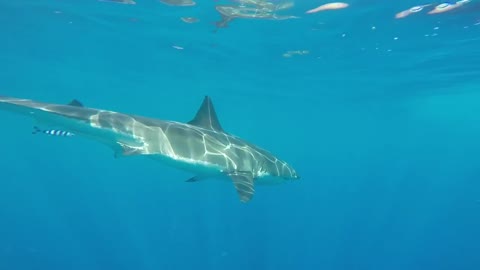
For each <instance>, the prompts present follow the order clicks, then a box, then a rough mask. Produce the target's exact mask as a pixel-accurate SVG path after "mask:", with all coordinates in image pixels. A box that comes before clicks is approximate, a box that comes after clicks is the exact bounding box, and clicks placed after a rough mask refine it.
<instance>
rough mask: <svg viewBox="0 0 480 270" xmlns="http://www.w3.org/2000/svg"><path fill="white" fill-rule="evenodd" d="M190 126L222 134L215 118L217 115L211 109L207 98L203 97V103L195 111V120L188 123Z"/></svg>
mask: <svg viewBox="0 0 480 270" xmlns="http://www.w3.org/2000/svg"><path fill="white" fill-rule="evenodd" d="M188 124H190V125H194V126H197V127H201V128H204V129H210V130H214V131H218V132H224V131H223V128H222V126H221V125H220V122H219V121H218V118H217V113H216V112H215V108H214V107H213V103H212V100H211V99H210V97H209V96H205V98H204V99H203V103H202V105H201V106H200V108H199V109H198V111H197V114H196V115H195V118H193V120H191V121H190V122H188Z"/></svg>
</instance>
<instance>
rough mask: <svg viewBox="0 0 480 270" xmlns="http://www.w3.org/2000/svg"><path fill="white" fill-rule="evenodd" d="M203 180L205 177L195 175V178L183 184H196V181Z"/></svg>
mask: <svg viewBox="0 0 480 270" xmlns="http://www.w3.org/2000/svg"><path fill="white" fill-rule="evenodd" d="M203 179H205V177H203V176H200V175H196V176H193V177H191V178H189V179H187V180H185V182H198V181H201V180H203Z"/></svg>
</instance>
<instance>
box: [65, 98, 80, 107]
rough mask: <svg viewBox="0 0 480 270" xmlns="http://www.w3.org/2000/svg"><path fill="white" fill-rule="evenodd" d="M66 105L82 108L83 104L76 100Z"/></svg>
mask: <svg viewBox="0 0 480 270" xmlns="http://www.w3.org/2000/svg"><path fill="white" fill-rule="evenodd" d="M68 105H70V106H75V107H83V104H82V103H81V102H80V101H78V100H76V99H74V100H72V101H70V102H69V103H68Z"/></svg>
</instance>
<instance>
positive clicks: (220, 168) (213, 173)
mask: <svg viewBox="0 0 480 270" xmlns="http://www.w3.org/2000/svg"><path fill="white" fill-rule="evenodd" d="M0 109H2V110H7V111H13V112H16V113H21V114H24V115H28V116H30V117H33V118H34V119H35V120H36V121H37V122H38V123H40V124H42V125H49V126H54V127H57V128H61V129H62V130H65V131H68V132H72V133H74V134H75V135H78V136H83V137H87V138H90V139H93V140H95V141H97V142H100V143H103V144H105V145H107V146H109V147H110V148H112V149H113V151H114V153H115V156H116V157H120V156H136V155H144V156H148V157H151V158H154V159H158V160H161V161H163V162H165V163H167V164H169V165H171V166H174V167H176V168H179V169H183V170H187V171H190V172H191V173H193V174H194V175H195V176H194V177H192V178H190V179H189V180H187V181H189V182H195V181H198V180H202V179H206V178H212V177H214V178H224V179H230V180H231V181H232V182H233V184H234V186H235V188H236V190H237V193H238V195H239V198H240V200H241V201H242V202H248V201H249V200H250V199H251V198H252V197H253V195H254V193H255V188H254V186H255V184H275V183H282V182H285V181H287V180H294V179H299V176H298V175H297V173H296V171H295V169H293V168H292V166H290V165H289V164H288V163H287V162H285V161H282V160H280V159H278V158H277V157H275V156H274V155H273V154H271V153H270V152H268V151H266V150H264V149H261V148H259V147H258V146H255V145H254V144H251V143H249V142H246V141H244V140H242V139H240V138H238V137H236V136H234V135H231V134H229V133H227V132H225V131H224V130H223V128H222V127H221V125H220V122H219V121H218V118H217V115H216V112H215V109H214V107H213V104H212V101H211V99H210V98H209V97H208V96H206V97H205V99H204V101H203V103H202V105H201V107H200V109H199V110H198V112H197V114H196V116H195V118H194V119H193V120H191V121H189V122H188V123H182V122H175V121H164V120H159V119H153V118H147V117H142V116H136V115H130V114H124V113H118V112H113V111H108V110H100V109H93V108H87V107H84V106H83V105H82V104H81V103H80V102H78V101H76V100H74V101H72V102H71V103H69V104H51V103H43V102H37V101H33V100H28V99H19V98H12V97H2V96H0Z"/></svg>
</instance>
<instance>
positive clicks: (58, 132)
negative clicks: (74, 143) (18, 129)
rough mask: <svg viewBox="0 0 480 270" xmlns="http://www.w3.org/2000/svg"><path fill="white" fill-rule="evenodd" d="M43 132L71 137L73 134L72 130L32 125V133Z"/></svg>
mask: <svg viewBox="0 0 480 270" xmlns="http://www.w3.org/2000/svg"><path fill="white" fill-rule="evenodd" d="M37 133H43V134H47V135H50V136H59V137H71V136H75V134H73V133H72V132H69V131H65V130H59V129H41V128H39V127H33V131H32V134H37Z"/></svg>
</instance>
